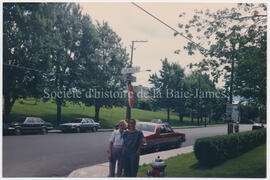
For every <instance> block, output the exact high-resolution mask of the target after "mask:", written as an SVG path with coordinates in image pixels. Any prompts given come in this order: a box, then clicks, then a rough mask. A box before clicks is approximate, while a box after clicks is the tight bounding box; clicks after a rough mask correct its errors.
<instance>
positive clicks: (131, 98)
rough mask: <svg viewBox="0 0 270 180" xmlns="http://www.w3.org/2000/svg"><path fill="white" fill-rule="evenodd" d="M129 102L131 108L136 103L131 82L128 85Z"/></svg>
mask: <svg viewBox="0 0 270 180" xmlns="http://www.w3.org/2000/svg"><path fill="white" fill-rule="evenodd" d="M128 104H129V107H130V108H131V107H132V106H133V104H134V91H133V87H132V85H131V84H130V85H129V86H128Z"/></svg>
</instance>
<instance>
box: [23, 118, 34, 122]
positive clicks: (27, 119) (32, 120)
mask: <svg viewBox="0 0 270 180" xmlns="http://www.w3.org/2000/svg"><path fill="white" fill-rule="evenodd" d="M24 123H25V124H33V123H34V119H33V118H32V117H27V118H26V120H25V121H24Z"/></svg>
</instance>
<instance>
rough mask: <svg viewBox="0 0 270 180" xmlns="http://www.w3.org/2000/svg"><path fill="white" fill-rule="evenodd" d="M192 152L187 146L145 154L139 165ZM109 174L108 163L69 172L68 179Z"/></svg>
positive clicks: (141, 157) (191, 148)
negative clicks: (158, 157) (158, 158)
mask: <svg viewBox="0 0 270 180" xmlns="http://www.w3.org/2000/svg"><path fill="white" fill-rule="evenodd" d="M189 152H193V146H187V147H182V148H177V149H172V150H168V151H161V152H156V153H151V154H146V155H142V156H140V165H143V164H149V163H152V162H153V161H154V160H155V158H157V156H160V158H161V159H167V158H169V157H173V156H177V155H178V154H185V153H189ZM108 174H109V162H106V163H102V164H96V165H93V166H89V167H85V168H81V169H77V170H75V171H73V172H71V173H70V174H69V175H68V177H78V178H84V177H88V178H89V177H108Z"/></svg>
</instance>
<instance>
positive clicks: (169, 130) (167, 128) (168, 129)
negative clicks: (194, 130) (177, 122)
mask: <svg viewBox="0 0 270 180" xmlns="http://www.w3.org/2000/svg"><path fill="white" fill-rule="evenodd" d="M165 128H166V130H167V132H173V130H172V128H171V127H170V126H169V125H166V126H165Z"/></svg>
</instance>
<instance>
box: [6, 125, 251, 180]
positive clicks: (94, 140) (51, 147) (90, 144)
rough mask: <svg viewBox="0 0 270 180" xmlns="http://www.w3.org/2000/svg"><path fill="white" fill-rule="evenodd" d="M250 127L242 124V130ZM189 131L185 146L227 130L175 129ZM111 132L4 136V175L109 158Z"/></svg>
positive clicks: (59, 171) (52, 171)
mask: <svg viewBox="0 0 270 180" xmlns="http://www.w3.org/2000/svg"><path fill="white" fill-rule="evenodd" d="M247 130H251V126H250V125H241V126H240V131H247ZM175 131H179V132H183V133H185V134H186V142H185V143H183V144H182V146H190V145H193V144H194V142H195V140H196V139H197V138H200V137H206V136H214V135H219V134H226V133H227V126H226V125H222V126H215V127H207V128H191V129H176V130H175ZM110 134H111V132H97V133H92V132H88V133H80V134H77V133H65V134H63V133H48V134H47V135H22V136H3V156H2V157H3V176H4V177H63V176H67V175H68V174H69V173H70V172H72V171H73V170H75V169H78V168H82V167H86V166H91V165H94V164H98V163H103V162H106V161H107V153H106V151H107V149H108V139H109V137H110Z"/></svg>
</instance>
